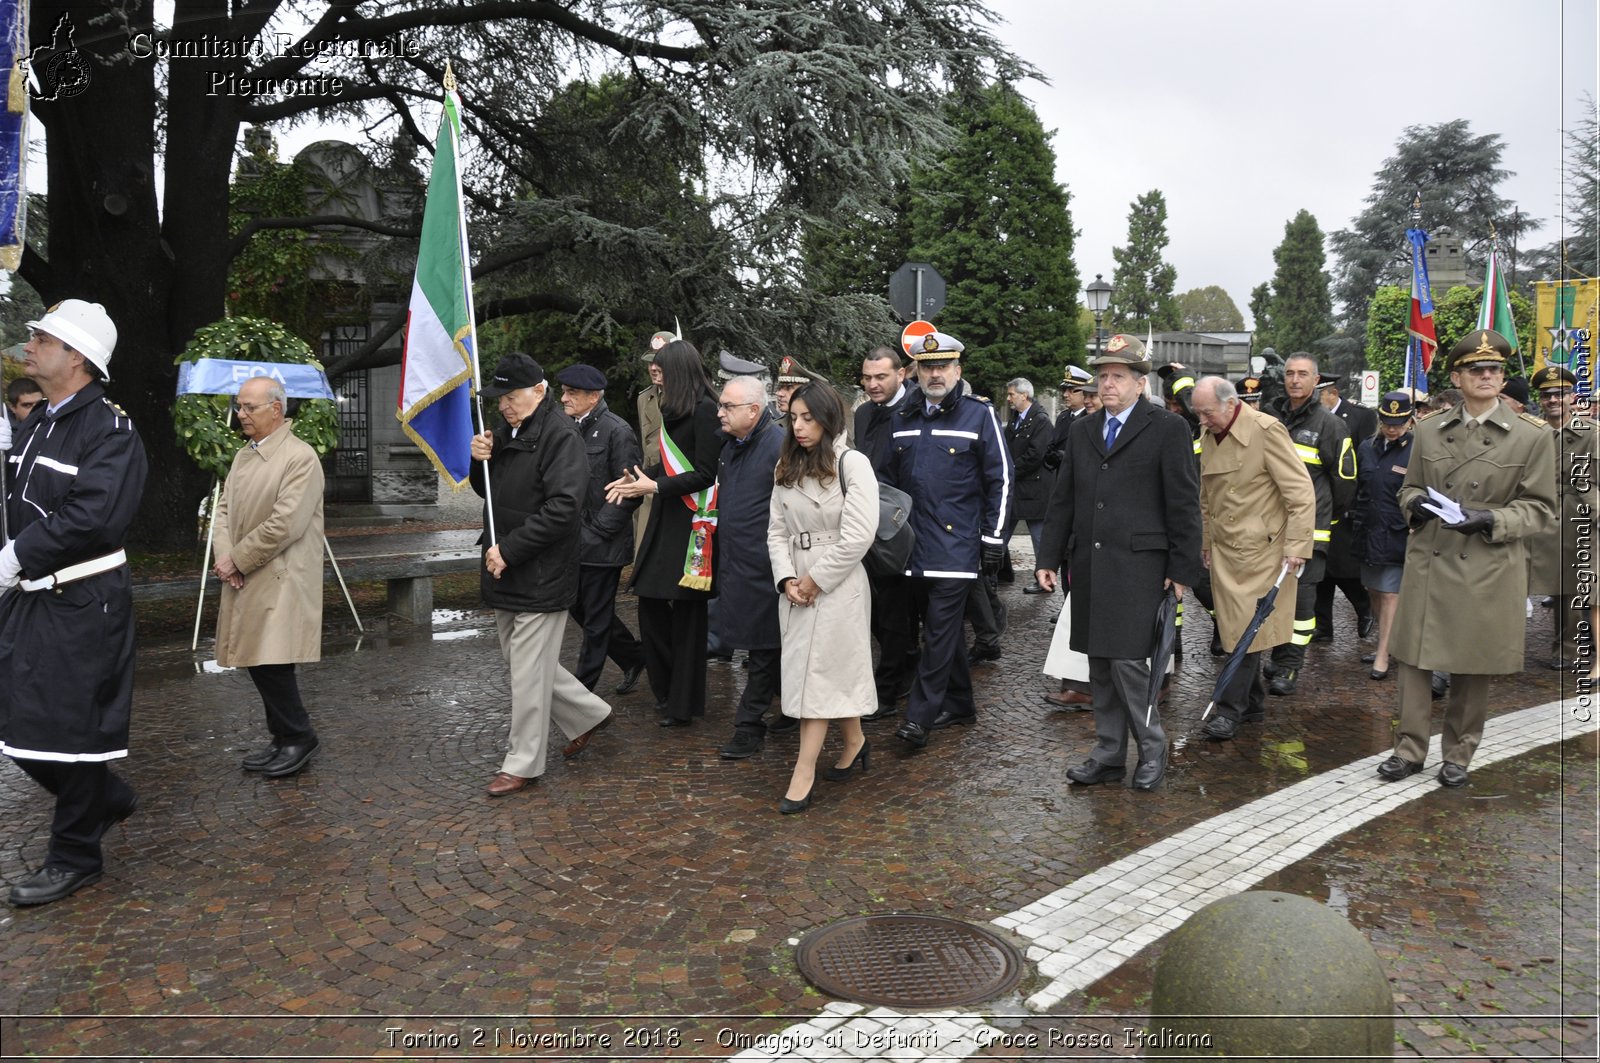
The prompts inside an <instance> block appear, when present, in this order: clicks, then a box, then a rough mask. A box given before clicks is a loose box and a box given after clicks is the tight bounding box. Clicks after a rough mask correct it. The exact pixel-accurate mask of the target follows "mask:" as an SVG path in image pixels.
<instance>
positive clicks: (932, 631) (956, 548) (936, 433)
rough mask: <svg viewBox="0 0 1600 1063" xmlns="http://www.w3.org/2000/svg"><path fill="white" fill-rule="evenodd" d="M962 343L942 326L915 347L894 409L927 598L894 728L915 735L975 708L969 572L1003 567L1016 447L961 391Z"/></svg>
mask: <svg viewBox="0 0 1600 1063" xmlns="http://www.w3.org/2000/svg"><path fill="white" fill-rule="evenodd" d="M963 349H964V347H963V345H962V343H961V342H960V341H959V340H957V339H955V338H954V337H952V336H949V335H946V334H945V333H942V332H932V333H929V334H928V335H927V336H925V337H923V339H922V342H921V346H920V347H918V348H916V349H915V350H914V351H913V354H912V357H914V358H916V359H917V363H918V376H919V382H918V385H917V387H916V388H915V389H914V390H913V391H912V392H911V394H909V395H908V396H906V400H905V404H904V405H903V406H902V407H901V408H900V410H899V411H898V412H896V414H895V424H894V437H893V438H894V454H893V457H892V458H891V460H890V462H889V467H888V469H887V470H886V473H887V474H886V475H885V476H884V477H883V478H884V480H885V481H886V482H888V483H889V484H891V485H893V486H895V487H898V488H900V489H901V490H902V491H905V492H906V493H907V494H909V495H910V496H911V499H912V510H911V526H912V529H913V530H914V531H915V532H916V536H917V543H916V547H915V548H914V550H913V551H912V554H911V563H910V566H909V567H908V568H907V571H906V574H907V575H908V576H911V577H912V585H913V591H914V593H915V594H916V595H917V597H918V598H919V599H920V600H923V601H925V602H926V607H925V610H924V613H923V617H924V618H923V638H922V645H923V649H922V658H921V661H920V662H919V664H918V667H917V677H916V679H915V681H914V682H913V683H912V685H911V697H910V702H909V705H908V706H907V710H906V721H905V723H903V724H901V725H900V728H899V729H898V730H897V731H896V732H895V734H896V736H898V737H899V738H900V739H901V740H903V741H905V742H906V743H908V744H909V745H911V746H913V747H916V748H919V749H920V748H921V747H923V746H925V745H927V744H928V732H929V731H931V730H934V729H935V728H939V727H946V726H949V725H950V724H956V723H971V722H972V720H973V719H974V718H975V717H976V716H977V706H976V705H975V704H974V702H973V698H972V678H971V675H970V673H969V671H968V668H967V650H966V647H965V646H964V645H963V644H962V626H961V623H962V615H963V612H964V611H965V609H966V604H967V596H968V593H969V590H970V589H971V587H972V581H973V580H976V579H978V578H980V576H981V575H987V574H989V573H993V572H997V571H999V568H1000V555H1001V554H1002V553H1003V552H1004V550H1005V547H1004V546H1003V545H1002V543H1003V542H1004V538H1005V529H1006V523H1005V522H1006V519H1007V514H1006V509H1007V500H1008V498H1009V497H1010V494H1011V479H1012V468H1011V456H1010V455H1009V454H1008V453H1007V451H1006V444H1005V439H1004V438H1003V436H1002V435H1001V432H1000V421H999V419H998V418H997V417H996V416H995V413H994V409H993V408H992V407H991V406H989V405H988V404H987V403H985V402H982V401H981V400H979V399H975V398H972V397H971V396H969V395H963V394H961V393H960V392H959V391H958V390H957V387H956V385H957V384H958V383H959V382H960V380H961V363H960V358H961V352H962V350H963Z"/></svg>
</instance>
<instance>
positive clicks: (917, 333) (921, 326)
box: [900, 321, 934, 356]
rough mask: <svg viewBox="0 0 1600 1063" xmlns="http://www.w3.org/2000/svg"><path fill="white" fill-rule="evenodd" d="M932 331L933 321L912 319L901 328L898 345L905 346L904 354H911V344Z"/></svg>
mask: <svg viewBox="0 0 1600 1063" xmlns="http://www.w3.org/2000/svg"><path fill="white" fill-rule="evenodd" d="M933 331H934V327H933V322H931V321H913V322H912V323H911V324H909V325H907V326H906V327H905V328H904V329H902V330H901V332H900V346H902V347H904V348H905V351H906V354H907V355H908V356H909V355H910V354H911V345H912V344H914V343H916V342H917V341H918V340H920V339H921V338H922V337H924V336H926V335H927V334H928V333H930V332H933Z"/></svg>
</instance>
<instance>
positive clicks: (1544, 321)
mask: <svg viewBox="0 0 1600 1063" xmlns="http://www.w3.org/2000/svg"><path fill="white" fill-rule="evenodd" d="M1533 306H1534V320H1535V322H1536V324H1537V325H1538V328H1537V330H1536V332H1535V335H1537V336H1538V340H1537V342H1538V345H1539V348H1538V351H1537V352H1536V354H1535V356H1534V360H1533V364H1534V369H1535V370H1538V369H1542V368H1543V367H1545V366H1547V365H1556V366H1561V367H1562V368H1564V369H1569V370H1571V371H1572V375H1573V376H1575V377H1577V378H1578V385H1577V387H1576V388H1574V389H1573V390H1574V391H1576V392H1577V393H1578V394H1579V395H1592V394H1594V336H1595V331H1596V330H1597V329H1600V280H1596V279H1595V278H1593V277H1583V278H1580V279H1577V280H1570V281H1534V282H1533Z"/></svg>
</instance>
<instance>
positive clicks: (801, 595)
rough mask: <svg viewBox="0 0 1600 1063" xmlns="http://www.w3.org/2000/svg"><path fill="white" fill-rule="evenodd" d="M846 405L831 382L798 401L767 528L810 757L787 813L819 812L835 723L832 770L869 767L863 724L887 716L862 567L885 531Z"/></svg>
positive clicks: (792, 684) (799, 394)
mask: <svg viewBox="0 0 1600 1063" xmlns="http://www.w3.org/2000/svg"><path fill="white" fill-rule="evenodd" d="M844 427H845V415H844V406H843V404H842V403H841V402H840V401H839V397H838V396H837V395H836V394H835V393H834V391H833V389H832V388H830V387H828V386H827V385H825V384H808V385H806V386H805V387H802V388H801V389H799V390H798V391H796V392H795V393H794V395H793V396H791V397H790V399H789V424H788V428H787V430H786V431H785V433H784V440H783V449H782V450H781V451H780V452H779V455H778V467H777V469H776V472H775V476H776V478H777V486H776V487H775V488H774V489H773V492H772V506H771V509H770V511H769V512H770V517H769V520H768V523H767V553H768V555H769V556H770V557H771V560H772V576H773V580H774V581H775V582H776V584H777V586H778V591H779V593H781V594H782V595H783V600H782V601H780V602H779V603H778V629H779V631H780V632H781V633H782V636H783V714H784V715H785V716H794V717H796V718H798V719H799V720H800V752H799V756H798V758H797V759H796V761H795V766H794V775H793V776H792V777H791V778H790V780H789V790H788V793H787V794H786V795H785V796H784V799H783V801H782V802H781V803H780V804H779V805H778V810H779V811H780V812H783V813H785V814H789V813H793V812H803V811H805V810H806V809H807V808H809V807H810V805H811V794H812V791H813V789H814V788H815V785H816V771H817V757H818V755H819V754H820V753H821V752H822V742H823V739H824V738H826V737H827V733H828V721H829V720H832V719H836V720H839V721H840V729H841V730H842V731H843V733H844V750H843V752H842V754H841V756H840V758H839V761H838V763H837V764H836V765H835V766H834V767H833V768H831V769H829V770H828V771H827V772H825V773H824V774H825V776H826V777H827V778H829V779H834V780H842V779H847V778H849V776H850V773H851V771H852V770H853V769H854V768H855V766H856V764H857V763H858V762H859V763H860V765H861V770H862V771H865V770H866V769H867V764H868V757H869V756H870V754H871V749H870V747H869V746H868V745H867V740H866V736H865V735H864V734H863V733H862V730H861V717H863V716H866V715H869V714H871V713H872V712H874V711H876V710H877V707H878V704H877V688H876V686H875V684H874V683H873V679H872V641H871V633H870V628H871V619H872V591H871V589H870V588H869V587H868V586H867V573H866V570H865V569H864V568H862V565H861V559H862V558H863V557H865V556H866V553H867V548H868V547H869V546H871V545H872V540H873V537H874V536H875V535H876V534H877V531H878V481H877V478H876V477H875V476H874V475H873V472H872V463H871V462H870V461H868V460H867V457H866V455H864V454H862V453H860V452H859V451H852V450H849V449H848V448H847V447H846V445H845V431H844Z"/></svg>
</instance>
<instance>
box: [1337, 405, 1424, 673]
mask: <svg viewBox="0 0 1600 1063" xmlns="http://www.w3.org/2000/svg"><path fill="white" fill-rule="evenodd" d="M1414 413H1415V410H1414V408H1413V406H1412V402H1411V395H1410V393H1409V392H1405V391H1391V392H1389V393H1388V394H1387V395H1385V396H1384V397H1383V400H1382V401H1381V402H1379V403H1378V434H1377V435H1375V436H1373V437H1372V438H1371V439H1364V440H1362V441H1361V446H1360V447H1359V448H1358V449H1357V450H1356V476H1357V485H1356V501H1355V505H1354V506H1353V507H1351V519H1352V520H1353V521H1354V522H1355V530H1354V531H1353V532H1352V533H1351V534H1352V535H1353V536H1354V537H1355V539H1356V546H1357V553H1358V554H1359V556H1360V557H1361V582H1362V584H1363V585H1364V586H1365V587H1366V588H1367V593H1368V594H1369V595H1370V596H1371V597H1372V608H1373V611H1374V612H1375V613H1376V614H1377V616H1378V649H1377V651H1376V652H1374V653H1370V654H1368V655H1366V656H1365V657H1362V658H1361V660H1362V661H1363V662H1365V663H1367V664H1370V665H1372V671H1371V672H1370V673H1369V675H1370V676H1371V677H1372V678H1373V679H1380V680H1381V679H1387V678H1389V632H1390V629H1391V628H1392V627H1393V626H1394V614H1395V609H1396V608H1397V607H1398V606H1399V603H1400V576H1401V573H1402V571H1403V569H1404V566H1405V560H1406V543H1407V541H1408V539H1409V535H1410V532H1409V525H1408V524H1407V521H1406V515H1405V513H1404V512H1403V511H1402V510H1401V509H1400V487H1401V485H1402V484H1404V483H1405V478H1406V467H1407V466H1409V465H1410V464H1411V441H1412V432H1411V430H1412V428H1413V427H1414V426H1415V424H1416V422H1415V421H1414V420H1413V419H1412V415H1413V414H1414Z"/></svg>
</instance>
